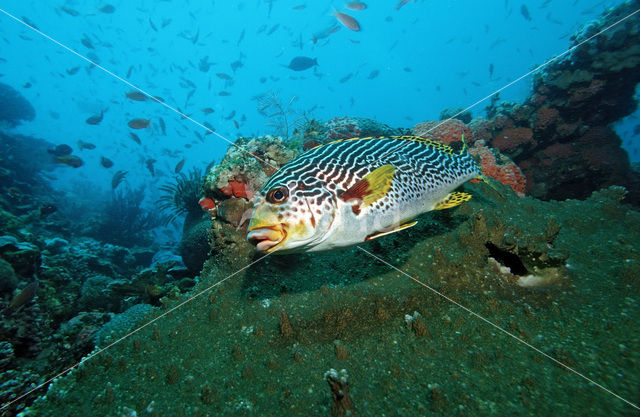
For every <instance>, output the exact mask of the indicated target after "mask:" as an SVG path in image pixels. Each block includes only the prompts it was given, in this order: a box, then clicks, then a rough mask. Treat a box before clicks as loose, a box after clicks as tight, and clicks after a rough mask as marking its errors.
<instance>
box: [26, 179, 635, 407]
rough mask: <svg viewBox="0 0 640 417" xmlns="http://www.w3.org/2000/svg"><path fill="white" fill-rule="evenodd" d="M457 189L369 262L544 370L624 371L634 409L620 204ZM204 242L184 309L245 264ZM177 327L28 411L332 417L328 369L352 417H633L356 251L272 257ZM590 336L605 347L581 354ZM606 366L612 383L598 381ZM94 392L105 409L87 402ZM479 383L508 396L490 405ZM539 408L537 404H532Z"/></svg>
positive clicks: (101, 362)
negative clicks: (391, 413)
mask: <svg viewBox="0 0 640 417" xmlns="http://www.w3.org/2000/svg"><path fill="white" fill-rule="evenodd" d="M498 187H500V188H503V189H504V190H506V189H507V187H506V186H504V187H502V186H500V185H498ZM465 188H468V189H469V190H470V191H471V192H473V193H474V198H473V199H471V200H470V201H469V202H467V203H465V204H464V205H462V206H460V207H459V208H457V209H455V210H453V211H451V212H446V213H445V212H437V213H428V214H427V215H424V216H421V217H420V219H419V222H418V224H417V225H416V226H415V227H414V228H412V229H410V230H409V231H406V232H403V233H398V234H395V235H390V236H387V237H384V238H382V239H380V240H377V241H372V242H370V243H368V244H366V246H365V248H366V249H367V250H368V251H371V252H372V253H375V254H376V255H377V256H380V257H381V258H383V259H389V260H393V263H394V264H395V265H398V267H399V268H401V269H402V270H403V271H406V272H407V273H408V274H410V275H411V276H414V277H416V278H417V279H418V280H420V281H422V282H425V283H426V284H427V285H429V286H431V287H432V288H434V289H437V290H438V291H439V292H441V293H443V294H445V295H447V296H448V297H452V298H453V299H455V300H456V301H457V302H460V303H461V304H463V305H465V306H466V307H468V308H470V309H471V310H473V311H475V312H477V313H478V314H481V315H482V316H483V317H486V318H488V319H489V320H491V321H493V322H496V323H497V324H499V325H500V326H502V327H504V328H505V329H507V330H509V331H510V332H512V333H513V334H515V335H517V336H518V337H520V338H522V339H523V340H525V341H527V342H528V343H531V344H532V345H534V346H536V348H538V349H540V350H542V351H543V352H545V353H547V354H549V355H552V357H554V358H558V359H559V360H562V361H564V362H566V363H582V364H583V366H585V367H586V368H585V369H587V370H588V372H590V373H591V377H592V378H594V379H596V380H605V379H607V377H611V369H614V370H615V372H620V373H621V375H622V377H616V378H610V379H609V380H608V384H609V385H608V388H610V389H612V390H614V392H617V393H620V395H622V396H627V397H628V396H632V395H633V392H632V391H633V389H632V388H633V387H631V386H630V385H629V384H628V378H631V377H632V375H633V374H632V371H630V370H631V369H633V368H634V367H635V366H636V365H637V363H638V361H639V360H640V358H639V357H638V354H637V352H635V351H633V350H632V349H629V348H627V349H622V348H620V347H619V346H621V345H624V346H634V345H636V344H637V343H638V337H640V336H639V335H638V334H637V332H632V331H629V330H630V328H632V326H633V323H635V322H636V321H637V320H638V319H640V317H638V313H639V312H640V310H639V309H638V308H637V302H634V301H632V300H629V299H628V294H629V292H630V291H636V292H637V290H638V282H637V280H635V279H634V278H633V277H634V276H636V274H637V272H638V270H640V269H639V268H640V265H638V264H637V262H635V261H634V260H635V259H638V258H639V257H640V254H639V253H638V249H637V247H636V246H637V245H634V242H636V241H637V240H638V239H640V214H639V213H638V212H637V211H634V210H633V209H632V208H631V207H630V206H627V205H624V204H622V203H621V201H622V200H623V199H624V196H625V193H624V190H623V189H621V188H619V187H618V188H610V189H605V190H603V191H601V192H598V193H594V194H593V195H592V196H591V197H590V198H588V199H586V200H584V201H578V200H566V201H563V202H544V201H540V200H537V199H534V198H531V197H525V198H519V197H517V196H515V195H514V194H513V193H503V194H504V195H503V197H502V198H498V196H497V195H496V193H495V192H494V191H493V190H491V189H490V188H489V187H487V186H485V185H483V184H470V185H468V186H465ZM501 191H502V190H501ZM602 224H606V225H608V226H607V227H602ZM213 225H214V227H216V228H218V227H219V228H222V229H223V230H222V231H220V232H218V233H219V234H220V236H224V237H225V238H226V239H228V240H229V241H230V242H231V241H232V243H229V244H227V245H221V246H219V247H218V253H215V254H214V255H213V256H212V258H211V259H210V261H208V262H207V264H206V265H205V268H204V270H203V271H202V273H201V275H200V277H201V281H200V282H199V283H197V284H196V287H195V291H196V292H198V291H204V290H205V289H207V288H210V287H211V285H213V284H215V283H217V282H218V281H220V280H222V279H224V278H225V277H228V276H229V275H231V274H232V273H236V272H237V270H238V269H239V266H240V265H247V264H249V263H250V262H253V261H254V260H255V259H256V257H255V255H254V251H253V248H251V246H250V245H248V244H247V243H246V242H244V240H243V237H242V232H241V231H236V230H235V227H233V226H232V225H230V224H228V223H226V222H223V221H215V222H214V223H213ZM603 241H607V242H611V243H610V244H609V245H602V244H601V242H603ZM345 259H348V260H349V262H345ZM222 260H224V261H222ZM616 260H617V261H616ZM619 260H629V262H619ZM532 284H535V285H536V286H535V287H531V286H529V285H532ZM187 297H188V295H186V294H185V295H183V296H178V297H177V298H175V299H169V301H168V303H167V304H166V307H171V306H175V305H178V303H181V302H182V301H186V300H187ZM587 306H588V307H587ZM604 310H606V311H607V314H606V319H605V320H603V316H602V311H604ZM283 312H284V313H283ZM179 313H180V314H171V315H167V316H166V317H163V318H162V320H161V321H160V322H158V323H157V324H158V325H157V328H153V326H149V327H148V328H145V329H142V330H141V331H140V332H138V333H136V334H135V335H134V336H132V338H131V339H128V340H125V341H123V342H122V343H120V344H118V345H115V346H113V347H112V348H110V350H109V351H108V352H106V353H103V354H101V355H99V356H97V357H95V358H92V359H90V360H87V361H85V362H84V363H83V365H82V366H81V367H80V369H78V370H77V371H74V372H73V373H71V374H70V375H68V376H66V377H64V378H60V379H59V380H57V381H56V382H55V383H53V384H52V385H51V386H50V387H49V389H48V391H47V393H46V396H44V397H42V398H41V399H39V400H37V401H36V402H35V403H34V404H33V405H32V406H31V407H30V409H29V412H32V413H36V414H37V413H39V412H43V411H44V410H46V411H47V412H49V413H52V412H54V413H55V412H57V411H60V412H62V411H64V412H66V413H74V412H75V411H76V410H83V409H86V407H89V406H91V407H93V408H92V410H93V412H94V413H96V414H108V413H109V412H112V410H114V409H123V408H124V407H126V408H128V409H132V410H135V411H136V412H137V413H143V412H144V410H146V408H147V407H148V406H149V404H150V403H151V402H152V401H153V407H154V409H161V410H163V413H165V414H173V413H180V412H185V413H196V411H198V412H201V413H210V414H219V415H231V414H237V413H239V412H242V411H241V410H248V409H249V408H250V410H251V413H253V414H258V415H274V416H275V415H282V414H283V413H284V414H287V415H301V416H302V415H327V414H329V413H331V409H332V405H331V404H332V403H333V402H334V397H333V395H334V392H335V393H338V394H339V395H338V396H336V397H335V398H336V400H338V399H339V398H345V396H344V393H345V389H344V384H343V386H340V384H339V383H338V385H334V387H335V389H331V390H328V389H327V384H328V383H332V384H334V383H335V382H336V379H335V378H331V382H329V381H328V380H327V379H324V378H322V377H321V375H323V373H324V372H325V371H326V370H327V369H328V368H332V369H336V370H338V369H342V368H347V369H349V380H348V382H350V383H351V384H350V395H351V396H353V403H355V407H356V411H357V412H358V413H361V414H363V415H381V414H384V413H387V412H388V410H390V409H393V410H398V412H399V413H405V414H411V413H412V412H417V413H419V414H421V415H423V414H428V413H429V412H430V411H433V412H439V413H442V414H455V413H456V412H459V410H461V409H464V410H471V409H473V410H477V411H474V413H475V414H478V415H492V414H495V412H496V409H497V410H500V412H501V413H523V412H524V413H542V414H547V413H551V414H553V412H554V410H557V409H558V406H559V404H562V405H563V407H567V409H568V410H571V409H573V408H571V407H573V406H575V404H588V405H587V407H589V410H590V412H592V413H595V414H611V413H624V412H625V410H627V411H628V408H627V406H626V405H625V404H623V403H622V402H617V401H615V400H612V399H611V398H610V397H609V396H608V395H607V394H606V393H603V392H600V391H599V390H597V389H593V388H589V386H588V385H586V384H585V385H580V386H579V387H578V389H575V390H569V391H562V392H561V393H558V391H557V389H556V387H557V386H558V385H557V384H563V386H564V384H566V386H575V384H576V380H575V377H574V376H573V375H572V374H570V373H568V372H566V371H565V370H563V369H561V368H559V367H554V366H550V365H551V363H549V362H548V360H547V359H545V358H544V357H542V356H537V355H536V354H535V353H533V352H530V351H529V350H525V348H524V347H520V346H519V345H515V344H514V343H515V342H514V341H513V339H512V338H509V337H503V336H499V335H496V331H495V329H494V328H492V327H490V326H489V325H486V324H483V323H482V322H480V321H478V320H477V319H476V318H473V317H470V316H469V315H468V313H467V312H465V311H463V310H461V309H458V308H456V307H455V306H452V305H451V304H450V303H449V302H447V301H445V300H443V299H441V298H439V297H436V296H434V295H433V293H432V292H430V291H429V290H427V289H425V288H424V287H422V286H418V285H416V284H415V283H414V282H413V281H412V280H410V279H408V278H406V277H402V276H399V274H398V273H397V271H395V270H393V269H390V268H387V267H386V266H385V265H383V264H380V263H376V262H372V258H370V257H369V256H368V255H366V254H365V253H364V252H362V251H359V250H357V249H346V250H343V251H336V252H328V253H319V254H313V255H310V254H303V255H291V256H281V257H268V258H266V259H263V260H261V261H260V262H259V263H258V264H256V265H255V266H251V267H249V268H247V269H245V270H242V271H240V272H237V274H236V275H234V276H233V277H232V279H229V280H227V281H225V282H224V283H222V284H220V285H218V286H216V287H215V289H213V290H209V291H207V292H205V293H204V296H203V297H201V298H199V299H198V300H197V301H194V302H190V303H187V304H185V305H183V306H181V307H180V310H179ZM559 323H562V324H561V325H560V324H559ZM585 323H591V324H590V325H585ZM600 336H604V337H603V338H602V339H601V340H602V342H601V343H604V344H605V345H606V346H605V347H603V346H602V345H601V344H594V343H592V341H593V340H594V338H598V337H600ZM347 346H348V348H347ZM521 349H522V350H521ZM621 349H622V350H621ZM621 352H622V353H621ZM514 353H515V354H514ZM119 361H125V362H126V365H123V366H120V365H118V363H119ZM603 361H606V362H607V363H608V366H607V367H598V366H596V365H593V364H595V363H602V362H603ZM223 367H224V369H226V372H219V370H220V369H221V368H223ZM285 369H286V372H283V370H285ZM337 374H338V376H337V381H339V380H340V374H339V372H337ZM107 375H108V377H109V381H110V382H111V385H110V388H109V392H105V394H108V395H107V396H108V397H109V398H110V400H109V401H108V402H106V403H104V402H100V401H94V400H93V399H94V398H95V396H96V394H97V393H101V392H103V391H104V390H105V385H104V380H105V377H106V376H107ZM331 375H334V374H333V373H332V374H331ZM487 378H499V379H500V380H504V381H511V382H510V383H505V384H503V385H502V386H501V389H500V390H496V389H495V386H494V385H493V384H486V383H484V382H485V381H486V380H487ZM355 381H357V385H356V384H355V383H354V382H355ZM356 387H357V389H356ZM132 392H133V393H135V395H134V396H132V395H131V393H132ZM340 392H342V394H340ZM340 395H342V396H340ZM542 397H544V398H549V399H550V401H544V402H540V401H536V398H542ZM594 397H595V398H594ZM514 399H515V400H514ZM551 399H552V400H551ZM580 411H584V409H581V410H580ZM579 414H580V413H579V412H576V413H574V415H579Z"/></svg>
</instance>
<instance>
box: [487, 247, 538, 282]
mask: <svg viewBox="0 0 640 417" xmlns="http://www.w3.org/2000/svg"><path fill="white" fill-rule="evenodd" d="M484 246H486V248H487V249H489V254H490V255H491V257H492V258H494V259H495V260H496V261H498V262H500V263H501V264H502V265H504V266H506V267H507V268H509V269H510V270H511V273H512V274H514V275H529V271H527V268H526V267H525V266H524V264H523V263H522V261H521V260H520V257H519V256H518V255H516V254H515V253H511V252H507V251H506V250H503V249H500V248H499V247H497V246H496V245H494V244H493V243H491V242H487V243H485V245H484Z"/></svg>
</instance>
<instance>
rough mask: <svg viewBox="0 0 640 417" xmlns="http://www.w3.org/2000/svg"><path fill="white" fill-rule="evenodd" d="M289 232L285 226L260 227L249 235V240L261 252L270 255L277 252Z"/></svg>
mask: <svg viewBox="0 0 640 417" xmlns="http://www.w3.org/2000/svg"><path fill="white" fill-rule="evenodd" d="M286 238H287V232H286V231H285V228H284V225H282V224H279V225H277V226H268V227H258V228H255V229H252V230H250V231H249V233H248V234H247V240H248V241H249V243H251V244H252V245H254V246H255V247H256V249H257V250H258V251H259V252H265V253H270V252H273V251H274V250H276V246H278V245H279V244H280V243H282V242H284V240H285V239H286Z"/></svg>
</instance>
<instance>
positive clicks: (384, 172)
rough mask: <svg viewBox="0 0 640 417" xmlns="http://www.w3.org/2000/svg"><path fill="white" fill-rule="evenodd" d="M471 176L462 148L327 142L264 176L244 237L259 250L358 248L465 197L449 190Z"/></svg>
mask: <svg viewBox="0 0 640 417" xmlns="http://www.w3.org/2000/svg"><path fill="white" fill-rule="evenodd" d="M463 143H464V138H463ZM471 179H481V180H484V177H483V175H482V172H481V170H480V168H478V166H477V165H476V163H475V161H474V160H473V158H472V157H471V155H470V154H469V151H468V149H467V147H466V145H465V146H464V147H463V149H462V151H461V152H459V153H458V152H456V151H454V150H453V148H451V147H450V146H447V145H444V144H442V143H440V142H436V141H433V140H429V139H425V138H422V137H416V136H392V137H380V138H353V139H345V140H339V141H335V142H330V143H328V144H326V145H322V146H318V147H315V148H312V149H310V150H308V151H306V152H304V153H302V154H301V155H299V156H298V157H296V158H294V159H293V160H291V161H290V162H288V163H287V164H285V165H284V166H283V167H282V168H280V170H278V171H277V172H276V173H275V174H274V175H273V176H272V177H271V178H269V180H268V181H267V183H266V184H265V185H264V187H263V188H262V190H261V191H260V194H259V196H258V197H257V200H256V202H255V205H254V208H253V213H252V216H251V221H250V223H249V229H248V235H247V240H248V241H249V242H251V243H252V244H254V245H255V246H256V248H257V249H258V251H261V252H266V253H271V252H277V253H292V252H312V251H323V250H330V249H334V248H339V247H344V246H350V245H354V244H358V243H361V242H365V241H367V240H371V239H374V238H377V237H380V236H384V235H386V234H389V233H393V232H397V231H400V230H403V229H406V228H408V227H411V226H413V225H415V224H416V223H417V221H415V220H414V218H415V217H417V216H418V215H420V214H422V213H425V212H427V211H431V210H440V209H445V208H450V207H455V206H457V205H459V204H461V203H463V202H464V201H467V200H469V199H470V198H471V195H469V194H467V193H463V192H453V190H454V189H456V188H457V187H458V186H460V185H462V184H463V183H465V182H466V181H468V180H471Z"/></svg>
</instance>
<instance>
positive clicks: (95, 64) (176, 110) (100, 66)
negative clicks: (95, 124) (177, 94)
mask: <svg viewBox="0 0 640 417" xmlns="http://www.w3.org/2000/svg"><path fill="white" fill-rule="evenodd" d="M0 12H2V13H4V14H5V15H7V16H8V17H10V18H12V19H13V20H15V21H16V22H19V23H22V24H23V25H24V26H26V27H28V28H29V29H31V30H33V31H34V32H36V33H38V34H39V35H41V36H43V37H45V38H47V39H49V40H50V41H51V42H53V43H55V44H56V45H58V46H60V47H61V48H64V49H66V50H67V51H69V52H71V53H72V54H74V55H75V56H77V57H79V58H81V59H83V60H85V61H87V62H88V63H89V64H91V65H93V66H95V67H96V68H98V69H100V70H102V71H104V72H105V73H107V74H109V75H111V76H112V77H114V78H116V79H117V80H119V81H122V82H123V83H125V84H126V85H128V86H129V87H131V88H133V89H135V90H137V91H139V92H141V93H142V94H144V95H145V96H147V97H149V98H150V99H151V100H153V101H155V102H157V103H159V104H162V105H163V106H165V107H166V108H168V109H169V110H171V111H173V112H175V113H177V114H179V115H180V116H181V117H184V118H185V119H187V120H189V121H191V122H192V123H195V124H196V125H198V126H200V127H201V128H203V129H204V130H206V131H207V132H209V133H213V134H214V135H216V136H217V137H219V138H220V139H222V140H224V141H225V142H227V143H229V144H230V145H232V146H235V147H236V148H238V149H240V150H241V151H242V152H244V153H246V154H248V155H251V156H252V157H254V158H256V159H257V160H258V161H260V162H262V163H265V164H267V165H269V166H270V167H272V168H274V169H278V167H276V166H274V165H272V164H270V163H269V162H267V161H265V160H264V159H262V158H260V157H258V156H256V155H254V154H252V153H251V152H249V151H247V150H246V149H244V147H243V146H240V145H236V144H235V143H233V142H232V141H231V140H229V139H227V138H226V137H224V136H222V135H221V134H219V133H218V132H216V131H215V130H212V129H210V128H208V127H207V126H205V125H203V124H202V123H200V122H198V121H197V120H194V119H192V118H191V117H189V116H187V115H186V114H184V113H183V112H181V111H180V110H178V109H176V108H174V107H172V106H170V105H168V104H167V103H165V102H163V101H160V100H158V99H157V98H155V97H154V96H152V95H151V94H149V93H147V92H146V91H145V90H143V89H142V88H140V87H138V86H137V85H135V84H133V83H131V82H129V81H127V80H126V79H124V78H122V77H120V76H119V75H117V74H115V73H113V72H112V71H109V70H108V69H106V68H105V67H103V66H102V65H100V64H98V63H97V62H94V61H92V60H91V59H89V58H87V57H86V56H84V55H82V54H81V53H79V52H76V51H74V50H73V49H71V48H70V47H68V46H66V45H65V44H63V43H62V42H60V41H58V40H56V39H54V38H52V37H51V36H49V35H47V34H46V33H44V32H42V31H40V30H39V29H36V28H34V27H33V26H31V25H29V24H27V23H25V22H23V21H22V20H21V19H19V18H17V17H15V16H14V15H12V14H11V13H9V12H7V11H6V10H4V9H2V8H0Z"/></svg>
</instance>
